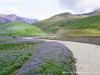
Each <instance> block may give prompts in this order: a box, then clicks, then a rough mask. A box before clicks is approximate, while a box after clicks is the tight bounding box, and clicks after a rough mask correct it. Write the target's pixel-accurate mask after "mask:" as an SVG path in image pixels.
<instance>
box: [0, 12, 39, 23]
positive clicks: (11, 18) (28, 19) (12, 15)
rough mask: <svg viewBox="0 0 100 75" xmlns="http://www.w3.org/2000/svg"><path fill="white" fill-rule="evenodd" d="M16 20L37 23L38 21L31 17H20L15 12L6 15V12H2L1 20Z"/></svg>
mask: <svg viewBox="0 0 100 75" xmlns="http://www.w3.org/2000/svg"><path fill="white" fill-rule="evenodd" d="M15 21H21V22H27V23H36V22H38V20H37V19H31V18H23V17H19V16H17V15H15V14H11V15H4V14H0V22H7V23H10V22H15Z"/></svg>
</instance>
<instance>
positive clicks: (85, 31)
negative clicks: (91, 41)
mask: <svg viewBox="0 0 100 75" xmlns="http://www.w3.org/2000/svg"><path fill="white" fill-rule="evenodd" d="M61 29H62V30H64V31H63V34H61V35H66V36H67V35H76V36H77V35H78V36H84V35H85V36H86V35H99V36H100V15H95V16H89V17H86V18H82V19H78V20H76V21H73V22H71V23H69V24H68V25H65V27H63V28H61ZM58 33H61V32H60V31H58Z"/></svg>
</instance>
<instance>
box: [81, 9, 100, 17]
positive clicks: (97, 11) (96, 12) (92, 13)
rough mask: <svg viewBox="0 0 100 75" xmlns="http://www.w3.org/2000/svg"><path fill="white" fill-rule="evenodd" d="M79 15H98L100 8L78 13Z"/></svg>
mask: <svg viewBox="0 0 100 75" xmlns="http://www.w3.org/2000/svg"><path fill="white" fill-rule="evenodd" d="M80 15H87V16H94V15H100V8H99V9H97V10H95V11H93V12H90V13H84V14H80Z"/></svg>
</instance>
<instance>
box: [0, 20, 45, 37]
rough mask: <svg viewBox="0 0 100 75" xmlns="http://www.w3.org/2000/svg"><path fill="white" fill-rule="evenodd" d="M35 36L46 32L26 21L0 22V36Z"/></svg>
mask: <svg viewBox="0 0 100 75" xmlns="http://www.w3.org/2000/svg"><path fill="white" fill-rule="evenodd" d="M15 35H19V36H35V35H46V33H45V32H44V31H43V30H41V29H39V28H37V27H35V26H32V25H30V24H28V23H23V22H13V23H0V36H15Z"/></svg>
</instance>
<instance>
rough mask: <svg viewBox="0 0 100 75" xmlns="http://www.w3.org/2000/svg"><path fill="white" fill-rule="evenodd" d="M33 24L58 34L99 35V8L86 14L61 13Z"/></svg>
mask: <svg viewBox="0 0 100 75" xmlns="http://www.w3.org/2000/svg"><path fill="white" fill-rule="evenodd" d="M33 25H35V26H37V27H39V28H41V29H43V30H44V31H46V32H48V33H53V34H60V35H100V9H98V10H95V11H93V12H91V13H86V14H76V15H74V14H71V13H62V14H58V15H55V16H53V17H51V18H49V19H47V20H44V21H41V22H38V23H34V24H33Z"/></svg>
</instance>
